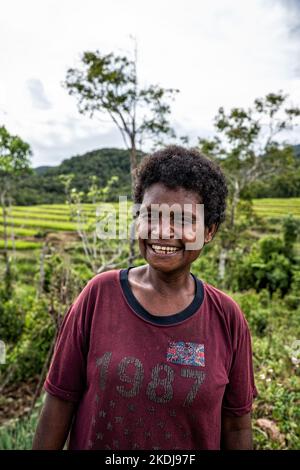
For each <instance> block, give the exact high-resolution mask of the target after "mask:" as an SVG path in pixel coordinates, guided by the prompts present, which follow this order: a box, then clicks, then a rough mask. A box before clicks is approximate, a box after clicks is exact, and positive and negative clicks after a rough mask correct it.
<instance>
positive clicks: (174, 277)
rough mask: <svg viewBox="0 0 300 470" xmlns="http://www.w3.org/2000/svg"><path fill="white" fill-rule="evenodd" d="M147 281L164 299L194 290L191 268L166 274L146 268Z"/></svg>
mask: <svg viewBox="0 0 300 470" xmlns="http://www.w3.org/2000/svg"><path fill="white" fill-rule="evenodd" d="M145 279H146V281H148V282H149V283H150V284H151V285H152V286H153V288H154V290H155V291H157V293H158V294H160V295H161V296H162V297H165V296H170V295H176V294H177V295H178V293H179V292H182V291H184V290H189V289H191V288H192V289H193V288H194V281H193V279H192V276H191V274H190V266H188V267H187V268H186V269H185V270H184V271H174V272H172V273H164V272H161V271H157V270H156V269H153V268H152V267H151V266H150V265H147V266H146V271H145Z"/></svg>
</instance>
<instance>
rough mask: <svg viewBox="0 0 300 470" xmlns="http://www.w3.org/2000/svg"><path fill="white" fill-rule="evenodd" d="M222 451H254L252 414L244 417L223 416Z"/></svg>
mask: <svg viewBox="0 0 300 470" xmlns="http://www.w3.org/2000/svg"><path fill="white" fill-rule="evenodd" d="M221 449H223V450H252V449H253V442H252V425H251V412H250V413H247V414H245V415H243V416H228V415H226V414H225V413H223V414H222V431H221Z"/></svg>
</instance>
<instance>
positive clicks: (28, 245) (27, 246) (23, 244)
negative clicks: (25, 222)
mask: <svg viewBox="0 0 300 470" xmlns="http://www.w3.org/2000/svg"><path fill="white" fill-rule="evenodd" d="M42 245H43V243H42V242H35V241H27V240H16V241H15V248H16V250H36V249H38V248H40V247H41V246H42ZM3 248H4V240H0V250H3ZM8 248H9V249H12V248H13V244H12V241H11V240H8Z"/></svg>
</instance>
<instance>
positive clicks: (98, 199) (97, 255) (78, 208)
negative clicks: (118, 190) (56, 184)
mask: <svg viewBox="0 0 300 470" xmlns="http://www.w3.org/2000/svg"><path fill="white" fill-rule="evenodd" d="M73 177H74V175H60V176H59V179H60V181H61V182H62V183H63V184H64V187H65V193H66V203H67V204H68V206H69V208H70V216H71V219H72V220H74V221H75V222H76V226H77V234H78V235H79V237H80V239H81V243H82V248H83V252H84V255H85V259H86V262H87V264H88V266H89V267H90V268H91V269H92V271H93V272H94V273H95V274H99V273H101V272H104V271H107V270H109V269H114V268H116V267H118V266H120V265H122V264H123V263H124V257H125V255H126V249H125V244H124V242H123V240H118V241H117V242H116V243H113V241H112V240H111V239H101V243H99V237H98V234H97V223H98V222H99V220H100V219H104V220H105V219H106V218H107V215H108V214H107V211H105V210H104V211H103V208H104V205H103V204H102V203H103V202H104V201H106V197H107V195H108V194H109V192H110V190H111V188H112V187H113V186H114V184H116V183H117V182H118V177H117V176H112V177H111V178H110V179H109V180H108V182H107V185H106V186H105V187H99V186H98V184H97V177H96V176H91V177H90V189H89V191H88V194H87V196H88V200H89V201H91V202H92V204H93V205H94V206H96V205H98V207H97V210H96V217H93V216H92V215H91V213H89V212H87V211H85V209H84V206H83V204H82V200H83V197H84V193H83V192H82V191H78V190H77V189H76V188H75V187H73V186H72V182H73ZM108 206H109V205H108ZM108 209H109V207H108ZM116 222H117V220H116ZM118 222H119V223H120V221H118Z"/></svg>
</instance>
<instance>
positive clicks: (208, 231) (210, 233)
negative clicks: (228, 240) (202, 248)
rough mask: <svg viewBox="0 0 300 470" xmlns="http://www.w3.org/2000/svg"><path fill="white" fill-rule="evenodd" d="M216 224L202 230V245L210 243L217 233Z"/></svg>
mask: <svg viewBox="0 0 300 470" xmlns="http://www.w3.org/2000/svg"><path fill="white" fill-rule="evenodd" d="M217 228H218V227H217V224H212V225H211V226H210V227H205V230H204V244H207V243H209V242H211V241H212V239H213V237H214V235H215V233H216V231H217Z"/></svg>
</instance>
